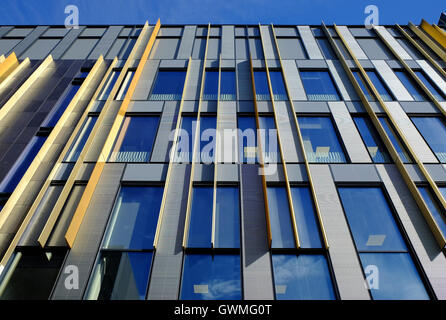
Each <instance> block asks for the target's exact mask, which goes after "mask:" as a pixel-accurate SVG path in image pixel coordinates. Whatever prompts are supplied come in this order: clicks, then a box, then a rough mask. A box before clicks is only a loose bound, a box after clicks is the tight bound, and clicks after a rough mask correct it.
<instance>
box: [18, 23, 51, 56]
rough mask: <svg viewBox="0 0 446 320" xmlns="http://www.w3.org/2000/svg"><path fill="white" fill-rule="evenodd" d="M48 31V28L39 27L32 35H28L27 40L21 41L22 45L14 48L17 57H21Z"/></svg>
mask: <svg viewBox="0 0 446 320" xmlns="http://www.w3.org/2000/svg"><path fill="white" fill-rule="evenodd" d="M47 29H48V27H46V26H38V27H36V28H35V29H34V30H33V31H32V32H31V33H30V34H28V35H27V36H26V38H25V39H23V40H22V41H20V43H19V44H18V45H17V46H15V47H14V52H15V54H16V55H17V57H20V56H21V55H22V54H23V53H24V52H25V51H26V49H28V47H29V46H31V45H32V44H33V43H34V41H36V40H37V39H39V36H40V35H42V34H43V33H44V32H45V31H46V30H47Z"/></svg>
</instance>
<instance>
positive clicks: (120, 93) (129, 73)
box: [115, 70, 135, 100]
mask: <svg viewBox="0 0 446 320" xmlns="http://www.w3.org/2000/svg"><path fill="white" fill-rule="evenodd" d="M134 73H135V72H134V71H132V70H129V71H127V74H126V75H125V78H124V81H123V82H122V84H121V88H119V91H118V94H117V95H116V98H115V99H116V100H124V97H125V94H126V93H127V90H128V88H129V86H130V83H131V82H132V79H133V75H134Z"/></svg>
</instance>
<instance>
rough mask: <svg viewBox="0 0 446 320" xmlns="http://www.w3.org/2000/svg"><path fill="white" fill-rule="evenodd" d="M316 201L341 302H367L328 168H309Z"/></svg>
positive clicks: (313, 166)
mask: <svg viewBox="0 0 446 320" xmlns="http://www.w3.org/2000/svg"><path fill="white" fill-rule="evenodd" d="M310 171H311V176H312V178H313V184H314V186H315V189H316V199H317V201H318V203H319V208H320V214H321V217H322V221H323V223H324V227H325V232H326V235H327V239H328V243H329V245H330V249H329V251H328V253H329V255H330V258H331V263H332V266H333V271H334V275H335V278H336V281H337V284H338V289H339V294H340V297H341V299H342V300H369V299H370V295H369V292H368V290H367V289H366V286H365V285H364V276H363V272H362V269H361V264H360V261H359V259H358V255H357V253H356V249H355V247H354V244H353V239H352V238H351V236H350V230H349V227H348V225H347V221H346V219H345V215H344V212H343V209H342V206H341V203H340V200H339V197H338V193H337V190H336V186H335V184H334V181H333V179H332V176H331V173H330V168H329V166H328V165H325V164H323V165H320V164H319V165H316V164H313V165H310Z"/></svg>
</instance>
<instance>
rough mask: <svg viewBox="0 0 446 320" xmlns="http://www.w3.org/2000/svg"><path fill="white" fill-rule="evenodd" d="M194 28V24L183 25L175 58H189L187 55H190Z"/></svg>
mask: <svg viewBox="0 0 446 320" xmlns="http://www.w3.org/2000/svg"><path fill="white" fill-rule="evenodd" d="M196 29H197V27H196V26H185V27H184V31H183V36H182V37H181V42H180V47H179V48H178V54H177V59H189V57H190V56H191V55H192V48H193V46H194V40H195V32H196Z"/></svg>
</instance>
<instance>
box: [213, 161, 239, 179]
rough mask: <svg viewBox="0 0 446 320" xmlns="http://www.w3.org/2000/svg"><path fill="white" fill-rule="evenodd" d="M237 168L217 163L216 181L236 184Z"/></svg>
mask: <svg viewBox="0 0 446 320" xmlns="http://www.w3.org/2000/svg"><path fill="white" fill-rule="evenodd" d="M238 173H239V168H238V165H237V164H229V163H219V164H218V165H217V181H219V182H220V181H223V182H238V181H239V174H238Z"/></svg>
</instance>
